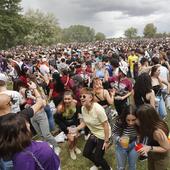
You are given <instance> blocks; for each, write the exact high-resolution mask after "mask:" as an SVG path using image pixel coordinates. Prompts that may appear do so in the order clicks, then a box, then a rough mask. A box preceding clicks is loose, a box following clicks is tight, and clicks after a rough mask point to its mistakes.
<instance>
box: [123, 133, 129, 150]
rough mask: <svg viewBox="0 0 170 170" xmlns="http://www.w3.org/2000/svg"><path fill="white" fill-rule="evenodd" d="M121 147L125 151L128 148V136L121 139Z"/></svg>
mask: <svg viewBox="0 0 170 170" xmlns="http://www.w3.org/2000/svg"><path fill="white" fill-rule="evenodd" d="M121 146H122V148H124V149H127V148H128V147H129V137H128V136H122V137H121Z"/></svg>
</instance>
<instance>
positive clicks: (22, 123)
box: [0, 113, 31, 157]
mask: <svg viewBox="0 0 170 170" xmlns="http://www.w3.org/2000/svg"><path fill="white" fill-rule="evenodd" d="M0 129H1V130H0V157H9V156H12V155H13V154H15V153H16V152H20V151H22V150H23V149H24V148H26V147H27V146H29V145H30V144H31V132H30V130H29V129H28V127H27V126H26V119H25V118H24V116H22V115H20V114H15V113H9V114H7V115H4V116H2V117H1V120H0Z"/></svg>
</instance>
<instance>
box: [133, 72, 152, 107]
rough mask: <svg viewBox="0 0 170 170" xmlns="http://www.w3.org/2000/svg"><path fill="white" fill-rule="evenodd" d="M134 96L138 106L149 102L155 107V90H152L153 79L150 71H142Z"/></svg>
mask: <svg viewBox="0 0 170 170" xmlns="http://www.w3.org/2000/svg"><path fill="white" fill-rule="evenodd" d="M133 97H134V103H135V105H136V107H139V106H140V105H143V104H144V103H148V104H151V105H152V106H153V107H154V108H155V92H154V91H153V90H152V80H151V76H150V75H149V74H148V73H142V74H141V75H140V76H139V77H138V78H137V79H136V82H135V85H134V89H133Z"/></svg>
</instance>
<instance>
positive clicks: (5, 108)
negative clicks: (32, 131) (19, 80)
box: [0, 82, 44, 170]
mask: <svg viewBox="0 0 170 170" xmlns="http://www.w3.org/2000/svg"><path fill="white" fill-rule="evenodd" d="M29 87H30V88H31V89H32V90H33V91H34V94H35V97H36V101H35V104H34V105H32V106H31V107H28V108H26V109H24V110H22V111H20V112H19V114H22V115H24V116H25V117H26V118H27V119H30V118H31V117H32V116H33V115H34V114H35V113H37V112H38V111H39V110H40V109H41V108H42V107H43V105H44V102H43V100H42V98H41V96H40V94H39V92H38V90H37V89H36V85H35V84H34V83H33V82H31V83H30V84H29ZM12 104H13V100H12V98H11V96H9V95H7V94H0V125H1V123H2V122H3V121H2V120H3V117H4V116H5V115H7V114H8V113H10V112H11V105H12ZM10 160H11V158H10V157H8V158H5V161H3V160H2V161H1V165H0V166H2V167H3V169H5V170H6V169H8V170H11V169H12V167H13V164H12V162H11V161H10Z"/></svg>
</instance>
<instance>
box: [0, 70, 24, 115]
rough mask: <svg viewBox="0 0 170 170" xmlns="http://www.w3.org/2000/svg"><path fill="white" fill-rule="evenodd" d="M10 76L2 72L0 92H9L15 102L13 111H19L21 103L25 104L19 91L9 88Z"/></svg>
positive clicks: (0, 75)
mask: <svg viewBox="0 0 170 170" xmlns="http://www.w3.org/2000/svg"><path fill="white" fill-rule="evenodd" d="M7 81H8V78H7V76H6V75H5V74H3V73H0V94H7V95H9V96H11V98H12V99H13V104H12V105H11V111H12V112H13V113H17V112H19V111H20V105H22V104H23V102H24V101H23V100H22V97H21V95H20V93H19V92H17V91H13V90H8V89H7Z"/></svg>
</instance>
